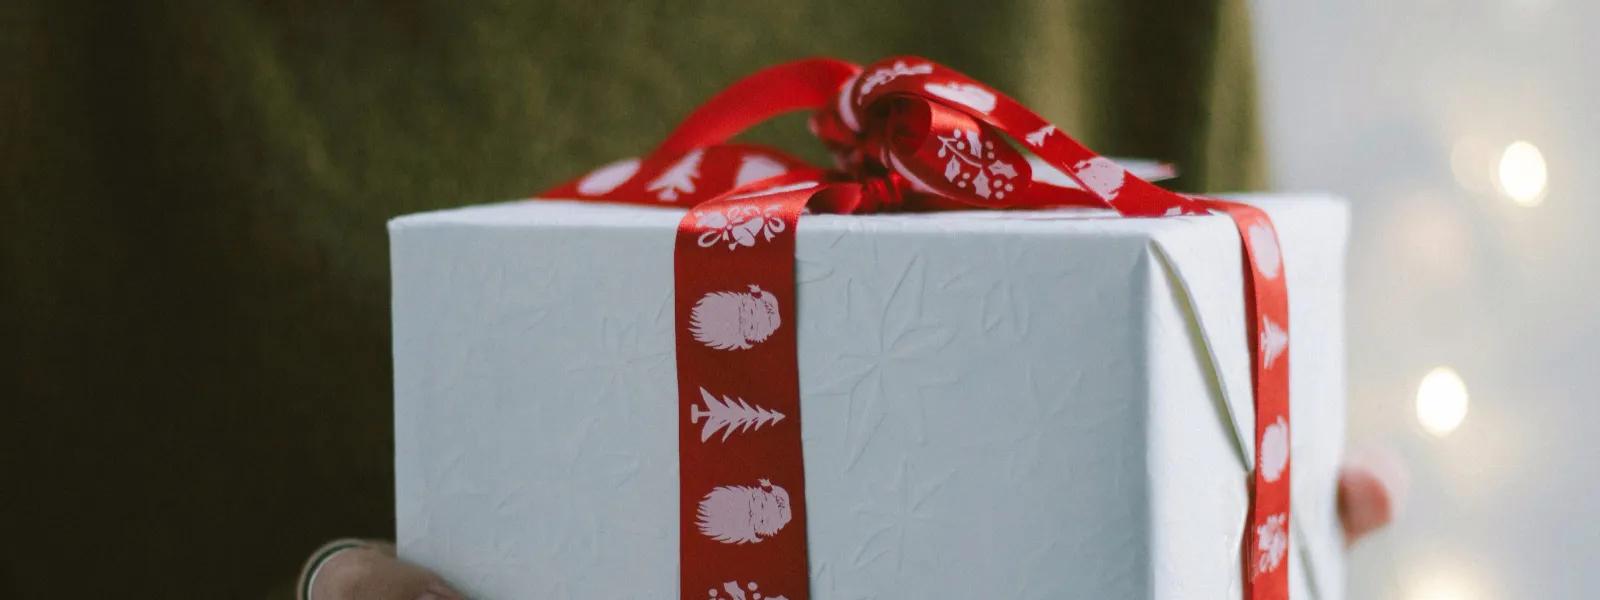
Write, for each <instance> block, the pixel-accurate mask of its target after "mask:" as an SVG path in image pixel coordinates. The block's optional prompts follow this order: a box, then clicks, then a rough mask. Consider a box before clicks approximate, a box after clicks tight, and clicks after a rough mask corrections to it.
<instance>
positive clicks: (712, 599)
mask: <svg viewBox="0 0 1600 600" xmlns="http://www.w3.org/2000/svg"><path fill="white" fill-rule="evenodd" d="M706 600H789V599H788V598H785V597H783V596H763V595H761V586H759V585H756V582H754V581H752V582H750V583H747V584H745V585H744V586H743V587H741V586H740V585H739V582H738V580H734V581H724V582H723V583H722V589H720V590H719V589H717V588H711V589H709V590H706Z"/></svg>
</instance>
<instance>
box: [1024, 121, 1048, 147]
mask: <svg viewBox="0 0 1600 600" xmlns="http://www.w3.org/2000/svg"><path fill="white" fill-rule="evenodd" d="M1055 132H1056V126H1055V125H1045V126H1044V127H1040V128H1038V129H1035V130H1033V132H1032V133H1029V134H1028V135H1025V136H1023V139H1025V140H1027V141H1028V145H1029V146H1033V147H1035V148H1043V147H1044V141H1045V139H1046V138H1049V137H1050V134H1052V133H1055Z"/></svg>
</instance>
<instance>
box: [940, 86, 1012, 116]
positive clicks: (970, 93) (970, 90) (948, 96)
mask: <svg viewBox="0 0 1600 600" xmlns="http://www.w3.org/2000/svg"><path fill="white" fill-rule="evenodd" d="M922 89H924V90H927V91H928V93H929V94H933V95H935V96H938V97H940V98H944V99H945V100H949V101H951V102H954V103H956V104H960V105H962V106H965V107H967V108H971V109H972V110H975V111H978V112H981V113H984V114H989V112H990V111H993V110H994V105H995V103H996V102H998V101H999V99H998V98H995V95H994V92H991V91H989V90H986V89H983V86H980V85H977V84H972V83H925V84H923V85H922Z"/></svg>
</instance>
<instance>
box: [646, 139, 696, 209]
mask: <svg viewBox="0 0 1600 600" xmlns="http://www.w3.org/2000/svg"><path fill="white" fill-rule="evenodd" d="M702 156H705V150H704V149H701V150H695V151H693V152H690V153H688V154H685V155H683V158H681V159H679V160H678V162H675V163H672V166H671V167H669V168H668V169H667V170H666V172H664V173H662V174H661V176H660V177H656V178H655V179H653V180H651V181H650V186H649V188H647V189H649V190H650V191H652V192H655V193H656V199H657V200H660V201H662V202H673V201H676V200H677V199H678V196H679V195H680V194H693V193H694V180H695V179H696V178H698V177H700V158H701V157H702Z"/></svg>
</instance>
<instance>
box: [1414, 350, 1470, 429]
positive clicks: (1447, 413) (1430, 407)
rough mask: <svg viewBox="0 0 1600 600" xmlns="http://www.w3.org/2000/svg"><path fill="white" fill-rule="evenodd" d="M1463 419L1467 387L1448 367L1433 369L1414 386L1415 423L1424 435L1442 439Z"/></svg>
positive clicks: (1465, 415) (1459, 424)
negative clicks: (1415, 392) (1425, 432)
mask: <svg viewBox="0 0 1600 600" xmlns="http://www.w3.org/2000/svg"><path fill="white" fill-rule="evenodd" d="M1466 418H1467V384H1466V382H1464V381H1462V380H1461V375H1459V374H1457V373H1456V371H1455V369H1452V368H1450V367H1436V368H1434V369H1433V370H1432V371H1428V374H1427V375H1424V376H1423V377H1422V383H1421V384H1420V385H1418V386H1417V422H1418V423H1421V424H1422V428H1423V429H1426V430H1427V431H1428V433H1431V434H1434V435H1437V436H1444V435H1447V434H1449V433H1450V432H1452V431H1455V430H1456V428H1457V427H1460V426H1461V421H1462V420H1463V419H1466Z"/></svg>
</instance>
